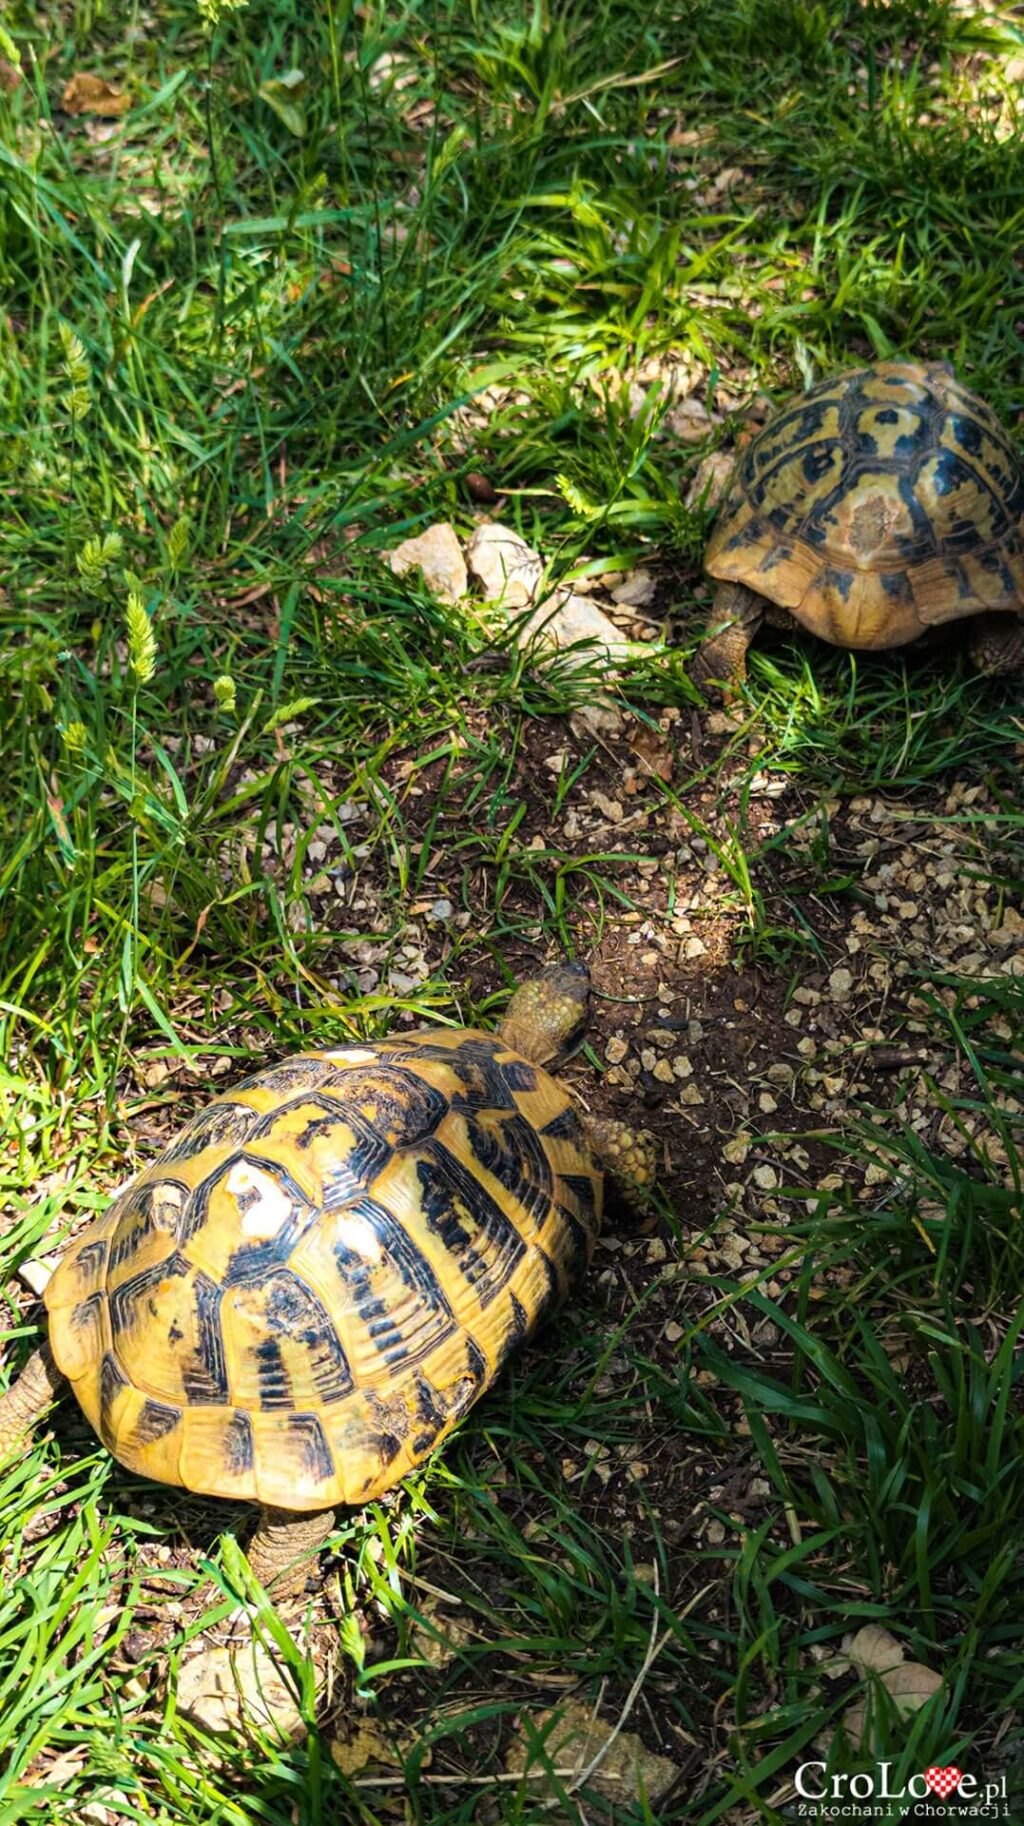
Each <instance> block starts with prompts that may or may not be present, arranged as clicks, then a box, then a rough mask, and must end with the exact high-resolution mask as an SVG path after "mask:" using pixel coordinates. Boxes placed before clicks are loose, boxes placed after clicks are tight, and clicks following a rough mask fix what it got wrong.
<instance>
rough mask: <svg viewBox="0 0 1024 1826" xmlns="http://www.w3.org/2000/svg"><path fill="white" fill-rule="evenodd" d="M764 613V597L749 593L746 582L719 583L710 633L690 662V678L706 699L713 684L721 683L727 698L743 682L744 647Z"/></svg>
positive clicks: (745, 664)
mask: <svg viewBox="0 0 1024 1826" xmlns="http://www.w3.org/2000/svg"><path fill="white" fill-rule="evenodd" d="M764 613H765V604H764V600H763V598H762V597H760V596H758V595H756V594H755V592H754V591H753V590H748V589H747V586H746V584H745V583H720V584H719V586H718V588H717V590H716V591H715V600H714V602H713V603H712V605H711V617H710V622H709V626H710V628H711V632H710V633H709V634H708V635H706V636H705V638H704V640H702V642H701V644H700V646H699V647H698V648H697V651H696V653H695V654H694V655H693V658H692V659H691V661H690V677H691V678H692V679H693V682H694V684H695V685H696V686H697V688H698V690H700V691H702V692H703V693H704V695H705V697H707V696H708V695H709V693H710V691H711V689H712V687H713V685H714V684H716V683H720V684H721V686H722V688H723V690H724V692H725V694H726V695H727V696H728V695H729V693H730V692H732V691H734V690H735V689H736V687H737V686H738V685H741V684H742V683H743V680H744V678H745V677H746V672H747V648H748V647H749V646H750V643H751V641H752V640H753V638H754V635H755V634H756V633H757V630H758V628H759V627H760V626H761V623H762V621H763V620H764Z"/></svg>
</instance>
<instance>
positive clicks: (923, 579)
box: [706, 362, 1024, 647]
mask: <svg viewBox="0 0 1024 1826" xmlns="http://www.w3.org/2000/svg"><path fill="white" fill-rule="evenodd" d="M1022 525H1024V470H1022V466H1021V461H1020V459H1019V457H1018V456H1017V454H1016V452H1015V451H1014V448H1013V445H1012V444H1011V442H1010V440H1009V438H1008V437H1007V434H1006V432H1005V430H1004V429H1003V427H1002V425H1001V424H1000V422H999V420H998V418H997V417H996V416H995V414H994V413H993V412H992V411H991V409H990V408H989V407H988V406H987V405H986V404H985V402H984V401H983V400H981V399H979V398H978V397H977V396H976V395H975V394H973V393H971V392H969V391H968V389H967V388H965V387H963V386H961V385H960V383H959V382H958V381H957V380H956V379H955V378H954V376H953V375H952V374H951V373H950V371H949V370H948V368H947V367H946V366H945V365H944V364H942V363H936V364H933V365H924V364H920V363H914V362H879V363H877V364H875V365H874V366H873V367H869V368H861V369H857V370H855V371H853V372H851V373H847V374H844V375H841V376H840V377H839V378H838V379H835V380H831V381H825V382H823V383H821V384H820V385H819V386H816V387H812V388H811V389H810V390H809V392H808V393H806V394H804V395H803V397H802V398H801V399H799V400H797V401H796V402H795V403H794V404H793V405H792V406H790V407H789V408H787V409H785V410H783V411H782V412H780V413H779V414H778V415H777V416H776V417H775V418H773V419H772V420H770V421H769V423H768V424H767V425H766V426H765V428H764V430H763V431H761V432H759V433H758V435H757V436H756V437H754V438H753V439H752V440H751V442H750V444H749V445H748V446H747V448H746V450H745V451H744V452H743V454H742V455H741V457H740V459H739V461H738V464H737V467H736V470H735V472H734V477H733V482H732V484H731V487H730V490H729V493H728V495H727V498H726V501H725V503H724V505H723V508H722V511H721V515H720V517H719V521H718V524H717V526H716V528H715V531H714V533H713V535H712V538H711V541H710V543H709V546H708V551H707V557H706V565H707V569H708V571H709V572H710V574H711V575H712V576H713V577H717V578H719V579H721V580H723V581H731V582H735V583H745V584H747V585H748V586H749V587H750V588H751V589H752V590H755V591H756V592H757V593H758V594H759V595H762V596H764V597H766V598H767V599H768V600H769V601H770V602H773V603H776V604H778V605H779V606H780V607H782V608H786V609H789V610H790V611H791V612H792V613H793V614H794V615H795V616H796V617H797V619H798V620H799V621H801V622H803V624H804V625H805V626H806V627H808V628H810V629H811V631H812V632H814V633H816V634H819V635H821V636H823V637H824V638H825V639H827V640H832V641H835V642H837V643H839V644H842V645H846V646H853V647H884V646H899V645H902V644H903V643H904V642H906V641H910V640H913V639H915V638H916V637H917V636H918V635H919V634H921V633H922V632H923V631H924V630H925V629H926V628H927V627H930V626H933V625H935V624H937V623H941V622H945V621H952V620H956V619H958V618H961V617H964V616H969V615H976V614H980V613H981V612H982V611H984V610H991V609H997V610H1008V611H1015V612H1017V613H1021V602H1022V598H1024V533H1022V530H1021V529H1022Z"/></svg>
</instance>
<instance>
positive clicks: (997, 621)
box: [967, 615, 1024, 678]
mask: <svg viewBox="0 0 1024 1826" xmlns="http://www.w3.org/2000/svg"><path fill="white" fill-rule="evenodd" d="M967 650H968V652H969V653H970V656H971V659H972V661H973V663H974V665H975V666H977V668H978V671H979V672H985V673H987V674H988V676H989V677H990V678H998V677H1000V676H1001V675H1003V674H1004V673H1007V672H1017V671H1018V670H1019V669H1020V667H1021V666H1024V621H1021V620H1019V619H1018V617H1017V616H1016V615H979V617H978V619H977V621H976V622H975V624H974V627H973V629H972V630H971V639H970V642H969V645H968V649H967Z"/></svg>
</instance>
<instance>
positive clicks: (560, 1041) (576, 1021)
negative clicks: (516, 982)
mask: <svg viewBox="0 0 1024 1826" xmlns="http://www.w3.org/2000/svg"><path fill="white" fill-rule="evenodd" d="M589 1012H590V973H589V971H588V970H587V968H586V965H585V964H549V965H548V968H547V969H546V970H542V971H541V972H540V974H539V975H538V976H533V977H530V979H529V981H528V982H525V983H521V984H520V986H519V988H518V989H517V990H516V992H515V995H514V996H513V997H512V1000H511V1001H510V1003H509V1005H508V1007H507V1008H506V1010H505V1013H504V1016H503V1018H502V1021H501V1024H500V1026H499V1028H498V1032H499V1033H500V1035H501V1038H502V1040H503V1041H504V1043H505V1045H506V1046H510V1047H511V1048H512V1049H513V1051H514V1052H519V1053H522V1055H523V1057H524V1059H529V1060H530V1061H531V1062H532V1063H533V1064H534V1065H554V1064H557V1062H558V1061H559V1060H560V1059H565V1058H567V1057H568V1055H569V1053H571V1052H572V1050H573V1048H574V1046H576V1045H577V1044H578V1043H579V1041H580V1040H581V1039H582V1038H583V1033H584V1030H585V1028H586V1025H587V1016H588V1014H589Z"/></svg>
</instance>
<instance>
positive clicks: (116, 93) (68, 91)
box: [60, 70, 132, 120]
mask: <svg viewBox="0 0 1024 1826" xmlns="http://www.w3.org/2000/svg"><path fill="white" fill-rule="evenodd" d="M60 105H61V107H62V108H63V110H64V112H65V114H102V115H104V116H105V117H106V118H108V119H111V120H112V119H114V118H115V117H116V116H117V115H119V114H127V112H128V109H129V108H130V107H131V105H132V98H131V96H130V95H128V94H126V92H125V90H124V89H116V88H115V87H114V84H113V83H112V82H108V81H107V79H106V77H105V76H96V75H94V74H93V73H92V72H91V71H89V70H76V71H75V74H74V75H73V76H72V77H71V78H70V80H69V81H68V82H66V83H65V85H64V93H63V95H62V96H61V98H60Z"/></svg>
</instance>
